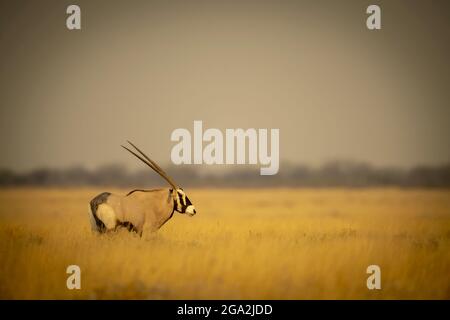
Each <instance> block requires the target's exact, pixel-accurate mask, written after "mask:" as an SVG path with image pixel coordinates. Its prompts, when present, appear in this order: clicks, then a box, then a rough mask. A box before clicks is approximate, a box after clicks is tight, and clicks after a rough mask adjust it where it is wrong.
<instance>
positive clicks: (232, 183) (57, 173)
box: [0, 161, 450, 188]
mask: <svg viewBox="0 0 450 320" xmlns="http://www.w3.org/2000/svg"><path fill="white" fill-rule="evenodd" d="M167 171H168V172H169V173H170V175H171V176H172V177H173V178H174V179H175V181H177V183H179V184H180V185H181V186H183V187H384V186H398V187H425V188H447V187H450V164H448V165H443V166H437V167H426V166H420V167H415V168H412V169H408V170H403V169H398V168H376V167H373V166H371V165H368V164H365V163H355V162H350V161H334V162H330V163H328V164H326V165H324V166H321V167H319V168H311V167H308V166H302V165H289V164H284V165H283V164H282V165H281V166H280V171H279V173H278V174H277V175H274V176H261V175H259V168H253V167H244V169H242V168H241V169H234V170H232V169H230V170H225V171H224V172H223V173H220V174H218V173H214V174H213V173H204V172H203V171H202V167H195V166H172V167H170V168H168V169H167ZM166 185H167V183H165V182H164V180H162V178H160V177H159V176H158V175H157V174H156V173H154V172H152V171H151V170H150V169H145V170H139V171H130V170H126V169H125V167H124V166H121V165H107V166H102V167H99V168H98V169H95V170H88V169H86V168H83V167H73V168H68V169H50V168H42V169H36V170H32V171H30V172H26V173H16V172H14V171H11V170H8V169H0V187H10V186H48V187H52V186H53V187H54V186H58V187H59V186H67V187H69V186H70V187H76V186H78V187H79V186H112V187H143V188H144V187H154V186H166Z"/></svg>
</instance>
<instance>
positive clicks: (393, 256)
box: [0, 189, 450, 299]
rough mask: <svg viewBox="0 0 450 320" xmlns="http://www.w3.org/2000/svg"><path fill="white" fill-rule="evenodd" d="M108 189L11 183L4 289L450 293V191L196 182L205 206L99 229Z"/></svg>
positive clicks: (91, 295)
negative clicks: (71, 272)
mask: <svg viewBox="0 0 450 320" xmlns="http://www.w3.org/2000/svg"><path fill="white" fill-rule="evenodd" d="M99 191H100V190H94V189H77V190H74V189H62V190H57V189H45V190H44V189H5V190H1V191H0V261H1V263H0V298H2V299H185V298H192V299H204V298H209V299H219V298H235V299H392V298H398V299H430V298H435V299H449V298H450V250H449V249H450V191H448V190H401V189H354V190H349V189H261V190H259V189H257V190H250V189H243V190H232V189H228V190H201V189H199V190H187V191H188V195H189V197H190V198H191V200H192V201H193V202H194V204H195V205H196V207H197V211H198V214H197V215H196V216H195V217H192V218H190V217H187V216H182V215H179V214H175V215H174V218H173V219H172V220H171V221H169V222H168V223H167V224H166V225H165V226H164V227H163V228H162V229H161V230H159V232H158V233H155V234H150V233H145V232H144V236H143V238H142V239H140V238H139V237H138V236H136V235H133V234H129V233H127V232H125V231H120V232H117V233H116V234H111V235H106V236H98V235H94V234H92V233H91V230H90V226H89V220H88V213H87V206H88V205H87V204H88V202H89V200H90V199H91V198H92V197H94V196H95V195H96V194H97V193H98V192H99ZM101 191H104V190H101ZM115 191H116V192H125V190H115ZM70 264H76V265H79V266H80V267H81V270H82V275H81V286H82V288H81V290H68V289H67V288H66V279H67V276H68V275H67V274H66V267H67V266H68V265H70ZM371 264H377V265H379V266H380V267H381V278H382V284H381V285H382V289H381V290H368V289H367V287H366V279H367V277H368V275H367V274H366V268H367V266H368V265H371Z"/></svg>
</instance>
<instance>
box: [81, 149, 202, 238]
mask: <svg viewBox="0 0 450 320" xmlns="http://www.w3.org/2000/svg"><path fill="white" fill-rule="evenodd" d="M129 143H130V144H131V145H132V146H133V147H134V148H135V149H136V150H137V151H138V152H139V153H140V154H141V155H142V156H143V157H141V156H140V155H138V154H136V153H135V152H133V151H131V150H130V149H128V148H127V147H124V146H122V147H124V148H125V149H126V150H128V151H129V152H131V153H132V154H133V155H134V156H136V157H137V158H139V159H140V160H141V161H143V162H144V163H145V164H147V165H148V166H149V167H150V168H152V169H153V170H155V171H156V172H157V173H159V174H160V175H161V176H162V177H163V178H164V179H166V180H167V182H169V184H171V185H172V188H162V189H152V190H141V189H136V190H133V191H130V192H129V193H128V194H127V195H125V196H123V195H117V194H112V193H109V192H103V193H101V194H99V195H98V196H96V197H95V198H94V199H92V200H91V202H90V208H89V209H90V210H89V213H90V221H91V226H92V230H93V231H96V232H100V233H105V232H108V231H113V230H116V229H117V228H120V227H125V228H127V229H128V230H129V231H134V232H136V233H138V234H139V235H140V236H142V232H143V230H144V227H148V229H150V231H156V230H158V229H159V228H161V227H162V226H163V225H164V224H165V223H166V222H167V221H168V220H169V219H170V218H171V217H172V216H173V214H174V212H175V211H177V212H179V213H186V214H188V215H190V216H193V215H194V214H195V213H196V210H195V207H194V206H193V205H192V203H191V201H190V200H189V198H188V197H187V196H186V194H185V193H184V191H183V189H181V188H178V187H177V185H176V184H175V182H174V181H173V180H172V179H171V178H170V177H169V176H168V175H167V174H166V173H165V172H164V171H163V170H162V169H161V167H159V166H158V165H157V164H156V163H155V162H153V161H152V160H151V159H150V158H148V157H147V156H146V155H145V154H144V153H143V152H142V151H141V150H139V149H138V148H137V147H136V146H134V145H133V144H132V143H131V142H129Z"/></svg>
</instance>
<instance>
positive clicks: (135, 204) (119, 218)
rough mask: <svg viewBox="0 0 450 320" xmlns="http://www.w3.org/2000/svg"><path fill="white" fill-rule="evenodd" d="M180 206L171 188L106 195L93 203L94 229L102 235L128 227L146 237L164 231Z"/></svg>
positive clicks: (91, 211)
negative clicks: (164, 226)
mask: <svg viewBox="0 0 450 320" xmlns="http://www.w3.org/2000/svg"><path fill="white" fill-rule="evenodd" d="M175 206H176V204H175V201H174V197H173V195H172V193H171V189H169V188H164V189H153V190H134V191H132V192H130V193H129V194H128V195H126V196H122V195H116V194H110V193H103V194H101V195H99V196H97V197H96V198H94V199H93V200H92V201H91V208H90V209H91V210H90V213H91V224H92V229H93V230H96V231H100V232H107V231H111V230H116V229H117V228H118V227H121V226H123V227H126V228H128V230H130V231H131V230H132V231H136V232H137V233H138V234H139V235H142V232H143V230H144V227H145V228H146V229H149V230H150V231H156V230H158V229H159V228H161V226H162V225H164V223H166V222H167V221H168V220H169V219H170V218H171V217H172V215H173V213H174V210H175V209H176V208H175Z"/></svg>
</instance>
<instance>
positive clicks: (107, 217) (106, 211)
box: [97, 203, 117, 230]
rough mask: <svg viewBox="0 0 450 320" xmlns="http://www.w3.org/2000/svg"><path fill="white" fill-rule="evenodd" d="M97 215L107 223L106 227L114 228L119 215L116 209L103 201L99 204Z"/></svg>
mask: <svg viewBox="0 0 450 320" xmlns="http://www.w3.org/2000/svg"><path fill="white" fill-rule="evenodd" d="M97 217H98V218H99V219H100V220H101V221H102V222H103V223H104V224H105V226H106V229H108V230H112V229H114V228H115V227H116V222H117V217H116V213H115V212H114V209H113V208H111V207H110V206H109V205H107V204H105V203H102V204H101V205H99V206H98V209H97Z"/></svg>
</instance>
